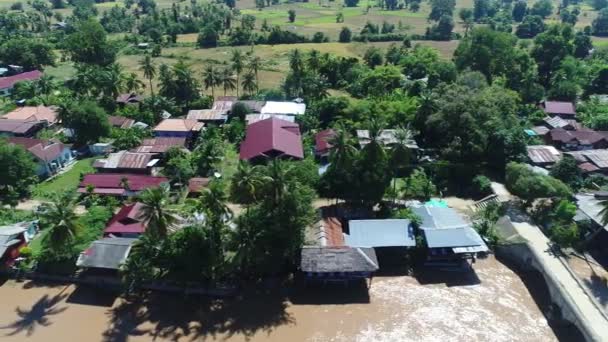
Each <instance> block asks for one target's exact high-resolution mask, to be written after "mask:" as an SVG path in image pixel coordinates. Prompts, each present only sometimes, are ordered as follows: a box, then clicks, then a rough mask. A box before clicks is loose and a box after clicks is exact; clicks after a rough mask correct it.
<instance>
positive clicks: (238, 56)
mask: <svg viewBox="0 0 608 342" xmlns="http://www.w3.org/2000/svg"><path fill="white" fill-rule="evenodd" d="M230 63H231V67H232V70H234V72H236V96H237V97H238V96H239V86H240V82H239V80H240V77H241V73H242V72H243V69H244V68H245V63H244V62H243V54H242V53H241V51H240V50H236V49H235V50H232V55H231V56H230Z"/></svg>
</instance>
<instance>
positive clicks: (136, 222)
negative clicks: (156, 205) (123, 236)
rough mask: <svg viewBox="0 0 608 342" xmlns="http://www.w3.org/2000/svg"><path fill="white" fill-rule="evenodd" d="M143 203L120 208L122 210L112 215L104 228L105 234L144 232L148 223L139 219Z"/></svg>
mask: <svg viewBox="0 0 608 342" xmlns="http://www.w3.org/2000/svg"><path fill="white" fill-rule="evenodd" d="M141 206H142V204H141V203H133V204H129V205H125V206H123V207H122V208H120V211H119V212H118V213H117V214H116V215H114V217H112V219H111V220H110V222H109V223H108V226H107V227H106V229H105V230H104V233H105V234H117V233H143V232H145V231H146V225H145V224H144V222H142V221H141V220H140V219H139V215H140V209H141Z"/></svg>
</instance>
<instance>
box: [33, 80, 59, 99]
mask: <svg viewBox="0 0 608 342" xmlns="http://www.w3.org/2000/svg"><path fill="white" fill-rule="evenodd" d="M55 89H57V85H56V84H55V78H54V77H53V76H49V75H42V77H41V78H40V79H39V80H38V81H36V90H37V92H38V93H39V94H41V95H44V97H45V101H44V102H45V104H47V105H48V102H49V96H50V95H51V93H53V91H54V90H55Z"/></svg>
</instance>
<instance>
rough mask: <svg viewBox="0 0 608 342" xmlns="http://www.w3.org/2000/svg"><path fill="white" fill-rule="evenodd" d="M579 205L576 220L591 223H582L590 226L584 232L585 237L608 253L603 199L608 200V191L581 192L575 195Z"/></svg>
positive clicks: (607, 226)
mask: <svg viewBox="0 0 608 342" xmlns="http://www.w3.org/2000/svg"><path fill="white" fill-rule="evenodd" d="M575 198H576V205H577V207H578V209H577V214H576V216H575V217H574V220H575V221H577V222H584V221H587V222H589V223H591V224H588V225H581V226H583V227H588V230H587V231H585V232H583V234H584V235H585V239H586V240H587V241H589V242H590V243H591V244H592V245H593V246H596V247H598V249H600V250H601V251H602V252H603V253H604V254H606V255H608V248H607V247H606V246H608V225H605V224H604V222H603V220H602V210H603V209H604V206H603V205H602V201H605V200H608V193H606V192H597V193H580V194H576V195H575Z"/></svg>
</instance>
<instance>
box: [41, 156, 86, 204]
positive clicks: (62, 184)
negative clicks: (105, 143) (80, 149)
mask: <svg viewBox="0 0 608 342" xmlns="http://www.w3.org/2000/svg"><path fill="white" fill-rule="evenodd" d="M95 159H96V158H87V159H82V160H79V161H77V162H76V164H75V165H73V166H72V168H71V169H70V170H69V171H67V172H65V173H63V174H61V175H59V176H57V177H55V178H53V179H50V180H48V181H45V182H42V183H39V184H37V185H36V187H35V188H34V190H33V191H32V194H33V196H34V198H38V199H48V198H50V197H52V196H53V195H54V194H56V193H61V192H64V191H71V190H76V188H77V187H78V184H79V183H80V175H81V174H82V173H89V172H93V171H94V170H95V169H93V166H92V165H93V161H94V160H95Z"/></svg>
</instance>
